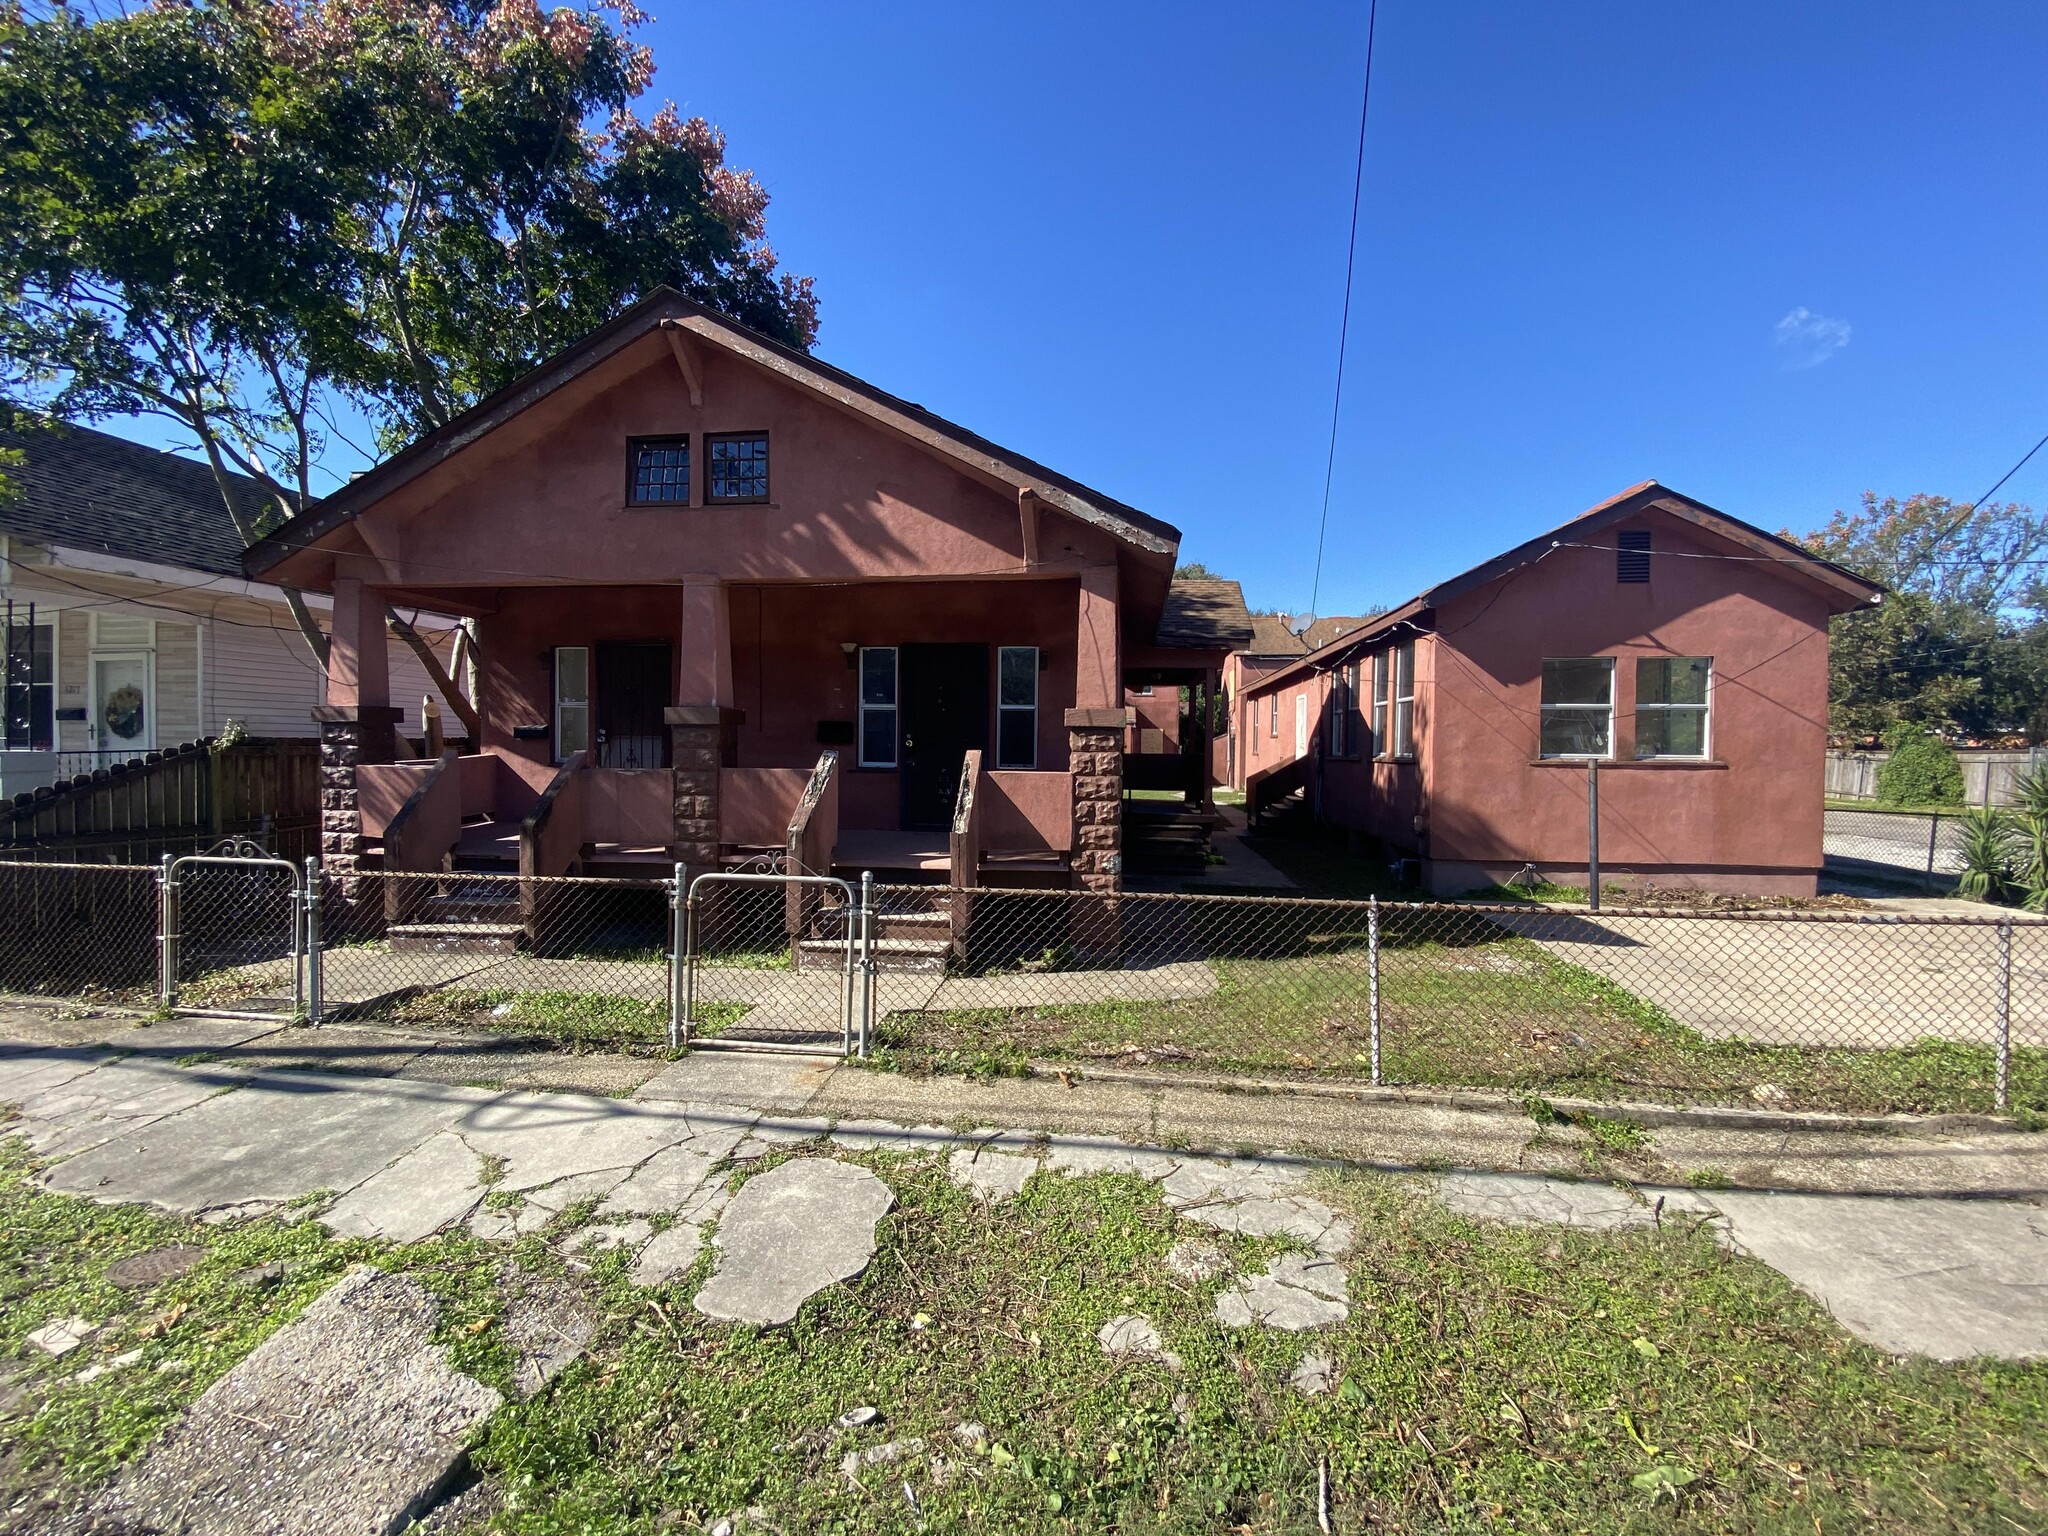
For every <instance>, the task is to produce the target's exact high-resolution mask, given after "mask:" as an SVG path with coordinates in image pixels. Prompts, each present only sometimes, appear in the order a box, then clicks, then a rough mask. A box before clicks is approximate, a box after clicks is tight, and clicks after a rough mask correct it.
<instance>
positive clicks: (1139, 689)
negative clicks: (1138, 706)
mask: <svg viewBox="0 0 2048 1536" xmlns="http://www.w3.org/2000/svg"><path fill="white" fill-rule="evenodd" d="M1131 697H1132V698H1134V699H1149V698H1151V697H1152V685H1151V684H1150V683H1140V684H1138V685H1137V686H1136V687H1134V688H1133V689H1131Z"/></svg>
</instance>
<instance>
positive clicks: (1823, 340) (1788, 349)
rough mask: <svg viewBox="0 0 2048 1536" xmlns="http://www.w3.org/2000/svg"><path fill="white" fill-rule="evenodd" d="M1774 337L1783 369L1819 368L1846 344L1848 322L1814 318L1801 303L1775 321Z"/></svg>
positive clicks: (1847, 342) (1810, 311)
mask: <svg viewBox="0 0 2048 1536" xmlns="http://www.w3.org/2000/svg"><path fill="white" fill-rule="evenodd" d="M1775 336H1776V340H1775V341H1774V342H1773V345H1774V346H1776V347H1777V349H1778V357H1779V358H1780V360H1781V361H1782V363H1783V365H1784V366H1785V367H1786V368H1791V369H1797V368H1818V367H1819V366H1820V365H1821V364H1822V363H1824V362H1826V361H1827V360H1828V359H1829V358H1831V357H1833V356H1834V355H1835V354H1836V353H1837V352H1839V351H1841V350H1842V348H1844V347H1846V346H1847V345H1849V322H1848V321H1846V320H1831V319H1829V318H1828V317H1827V316H1826V315H1816V314H1815V313H1814V312H1813V311H1812V310H1810V309H1808V308H1807V307H1806V306H1805V305H1804V304H1802V305H1800V306H1799V307H1798V308H1797V309H1795V310H1793V311H1792V312H1791V313H1790V314H1788V315H1787V316H1785V318H1784V319H1782V320H1780V321H1779V322H1778V325H1777V330H1776V333H1775Z"/></svg>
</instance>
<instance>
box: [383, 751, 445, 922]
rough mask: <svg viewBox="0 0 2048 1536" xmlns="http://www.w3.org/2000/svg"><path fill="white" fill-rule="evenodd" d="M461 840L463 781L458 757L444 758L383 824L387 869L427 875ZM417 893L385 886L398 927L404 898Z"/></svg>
mask: <svg viewBox="0 0 2048 1536" xmlns="http://www.w3.org/2000/svg"><path fill="white" fill-rule="evenodd" d="M461 839H462V777H461V774H460V773H459V772H457V771H456V770H455V754H454V753H452V752H445V753H443V754H442V755H441V756H440V757H439V758H438V759H436V760H435V762H434V763H433V765H432V766H431V767H429V768H428V769H427V771H426V772H425V773H424V774H423V775H421V777H420V782H419V784H418V785H417V786H415V788H414V789H413V792H412V793H411V794H410V795H408V796H406V800H405V804H403V805H401V806H400V807H399V808H398V811H397V814H396V815H394V816H393V817H392V818H391V820H390V821H388V822H386V823H385V825H384V868H385V869H386V870H388V871H392V872H405V873H428V872H431V871H433V870H437V869H440V868H441V867H442V865H443V864H444V863H445V862H446V860H447V857H448V854H449V853H450V851H451V850H453V849H454V847H455V845H456V843H458V842H460V841H461ZM413 889H414V888H413V887H411V886H409V885H407V883H406V882H403V881H395V880H394V881H387V882H386V883H385V886H384V917H385V920H386V921H387V922H398V921H400V920H401V917H402V914H401V912H400V911H399V907H400V903H401V899H402V896H403V895H404V894H405V892H406V891H409V890H413Z"/></svg>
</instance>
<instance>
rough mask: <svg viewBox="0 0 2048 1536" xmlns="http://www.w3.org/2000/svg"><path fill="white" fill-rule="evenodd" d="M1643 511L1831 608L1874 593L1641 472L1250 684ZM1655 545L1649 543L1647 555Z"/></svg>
mask: <svg viewBox="0 0 2048 1536" xmlns="http://www.w3.org/2000/svg"><path fill="white" fill-rule="evenodd" d="M1646 511H1657V512H1665V513H1669V514H1670V515H1671V516H1673V517H1676V518H1678V519H1680V520H1681V521H1683V522H1688V523H1691V524H1693V525H1694V526H1695V527H1698V528H1700V529H1702V530H1704V531H1705V532H1708V533H1711V534H1715V535H1717V536H1719V537H1720V538H1723V539H1726V540H1728V541H1729V542H1730V543H1733V544H1739V545H1741V546H1742V547H1744V548H1745V549H1748V550H1750V551H1752V552H1753V553H1752V554H1751V555H1750V556H1748V557H1746V558H1751V559H1754V560H1756V561H1757V562H1758V564H1759V566H1760V567H1763V568H1775V569H1778V570H1781V571H1783V572H1784V573H1786V574H1788V575H1793V576H1797V577H1803V578H1806V579H1808V580H1811V581H1813V582H1815V583H1817V584H1818V585H1820V586H1821V587H1823V588H1825V589H1826V590H1827V591H1828V593H1829V594H1830V598H1829V600H1830V603H1831V605H1832V607H1833V609H1834V611H1835V612H1837V613H1847V612H1849V611H1851V610H1852V609H1856V608H1862V607H1866V606H1868V605H1869V604H1871V603H1874V602H1877V601H1879V600H1881V599H1882V598H1883V596H1884V588H1883V587H1882V586H1880V585H1879V584H1878V583H1876V582H1874V581H1869V580H1866V579H1865V578H1863V577H1861V576H1858V575H1857V574H1856V573H1855V572H1854V571H1852V570H1849V569H1847V568H1846V567H1844V566H1840V565H1837V564H1835V563H1834V561H1832V560H1826V559H1823V558H1822V557H1821V556H1819V555H1816V554H1815V553H1814V552H1813V551H1812V550H1810V549H1806V548H1804V547H1803V546H1801V545H1798V544H1795V543H1793V542H1792V541H1791V540H1790V539H1781V538H1779V537H1778V536H1777V535H1776V534H1774V533H1766V532H1764V530H1763V529H1761V528H1759V527H1757V526H1756V525H1755V524H1753V523H1745V522H1744V521H1743V520H1742V519H1741V518H1739V517H1730V516H1729V515H1728V514H1727V513H1726V512H1722V511H1718V510H1716V509H1715V508H1713V507H1710V506H1708V505H1707V504H1706V503H1705V502H1703V501H1694V500H1693V499H1692V498H1691V497H1690V496H1685V495H1682V494H1680V493H1679V492H1677V491H1674V490H1672V489H1670V488H1669V487H1667V486H1663V485H1660V484H1658V483H1657V482H1656V481H1655V480H1645V481H1642V482H1641V483H1640V484H1637V485H1632V486H1630V487H1629V488H1628V489H1627V490H1625V491H1623V492H1621V493H1620V494H1619V495H1617V496H1610V497H1609V498H1608V499H1607V500H1605V501H1603V502H1600V503H1598V504H1597V505H1595V506H1592V507H1589V508H1587V509H1586V510H1585V511H1584V512H1581V513H1580V514H1579V515H1578V516H1577V517H1575V518H1573V519H1571V520H1570V521H1569V522H1566V523H1563V524H1560V525H1559V526H1558V527H1556V528H1553V529H1552V530H1551V531H1550V532H1548V533H1544V534H1538V535H1537V536H1536V537H1535V538H1533V539H1530V540H1528V541H1526V542H1525V543H1521V544H1517V545H1516V546H1515V547H1514V548H1513V549H1510V550H1508V551H1506V552H1505V553H1504V554H1499V555H1495V556H1494V557H1493V558H1492V559H1491V560H1487V561H1483V562H1482V563H1480V564H1478V565H1475V566H1473V567H1472V569H1470V570H1469V571H1461V572H1459V573H1458V574H1457V575H1456V576H1453V577H1451V578H1450V579H1449V580H1447V581H1440V582H1438V583H1437V584H1436V585H1435V586H1433V587H1430V588H1428V589H1427V590H1425V591H1422V592H1419V593H1417V594H1416V595H1415V596H1414V597H1411V598H1409V599H1408V601H1407V602H1405V603H1403V604H1401V605H1400V606H1399V607H1398V608H1390V609H1388V610H1387V611H1386V612H1385V613H1383V614H1380V615H1379V616H1378V617H1376V618H1374V619H1371V620H1370V621H1368V622H1366V623H1365V624H1363V625H1362V626H1361V627H1359V628H1357V629H1354V630H1350V631H1348V632H1347V633H1345V634H1343V635H1340V636H1339V637H1338V638H1336V639H1335V640H1332V641H1329V642H1328V643H1327V644H1325V645H1322V646H1320V647H1318V648H1317V649H1315V650H1313V651H1311V652H1309V654H1308V655H1306V656H1304V657H1302V658H1301V660H1300V661H1297V662H1294V663H1293V664H1292V665H1289V666H1285V667H1282V668H1280V670H1278V671H1277V672H1269V673H1267V674H1266V675H1265V676H1264V677H1262V678H1260V679H1259V680H1258V682H1257V684H1256V685H1254V686H1255V687H1256V688H1258V689H1264V688H1268V687H1272V686H1275V685H1279V684H1284V683H1287V682H1290V681H1292V680H1293V679H1295V678H1297V677H1299V676H1301V675H1302V674H1303V673H1304V672H1317V671H1321V670H1322V669H1324V668H1326V667H1329V666H1332V665H1334V664H1335V663H1337V662H1340V661H1342V660H1344V659H1345V658H1346V657H1348V656H1349V655H1350V654H1352V653H1353V652H1355V651H1359V650H1362V649H1364V648H1366V647H1368V646H1372V645H1377V644H1378V643H1379V642H1380V641H1382V640H1384V639H1386V638H1387V637H1388V636H1390V635H1392V634H1393V633H1394V632H1395V631H1397V630H1400V629H1403V628H1406V629H1409V630H1411V631H1414V630H1420V629H1422V628H1424V627H1426V626H1425V625H1424V623H1423V622H1422V621H1423V619H1424V616H1425V615H1426V614H1427V613H1428V612H1429V611H1430V610H1431V609H1434V608H1436V607H1438V606H1439V605H1441V604H1443V603H1447V602H1449V601H1451V599H1453V598H1455V597H1459V596H1462V595H1463V594H1464V593H1467V592H1470V591H1472V590H1473V589H1474V588H1475V587H1483V586H1485V585H1486V584H1487V583H1488V582H1490V581H1496V580H1498V579H1499V578H1501V577H1503V576H1506V575H1509V574H1510V573H1512V572H1514V571H1517V570H1519V569H1521V568H1522V567H1524V566H1527V565H1533V564H1535V562H1537V561H1538V560H1541V559H1542V558H1543V557H1544V556H1546V555H1548V554H1550V553H1551V552H1552V551H1553V550H1558V549H1564V548H1569V547H1571V546H1572V545H1575V544H1579V543H1581V542H1582V541H1584V540H1586V539H1588V538H1591V537H1593V536H1594V535H1596V534H1598V533H1599V532H1600V531H1601V530H1602V529H1603V528H1607V527H1611V526H1612V525H1613V524H1615V523H1618V522H1623V521H1625V520H1626V519H1628V518H1631V517H1634V516H1636V515H1637V514H1639V513H1642V512H1646ZM1654 556H1655V551H1654V550H1653V551H1652V557H1653V558H1654Z"/></svg>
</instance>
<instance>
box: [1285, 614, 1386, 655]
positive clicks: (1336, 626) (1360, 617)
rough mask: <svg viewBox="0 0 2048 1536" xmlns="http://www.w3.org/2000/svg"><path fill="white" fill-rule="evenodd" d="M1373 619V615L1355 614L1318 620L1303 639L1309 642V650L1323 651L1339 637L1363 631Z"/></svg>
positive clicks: (1305, 633)
mask: <svg viewBox="0 0 2048 1536" xmlns="http://www.w3.org/2000/svg"><path fill="white" fill-rule="evenodd" d="M1372 618H1373V615H1372V614H1355V615H1353V616H1352V617H1350V618H1337V617H1335V616H1332V617H1330V618H1327V619H1317V620H1316V621H1315V623H1313V624H1311V625H1309V627H1308V628H1307V630H1305V631H1304V632H1303V635H1302V638H1303V639H1304V640H1306V641H1307V642H1308V649H1310V650H1312V651H1316V650H1321V649H1322V648H1323V647H1324V646H1326V645H1328V644H1329V643H1330V642H1331V641H1332V640H1334V639H1336V638H1337V637H1338V636H1339V635H1348V634H1350V633H1351V631H1352V630H1354V629H1362V628H1363V627H1364V626H1365V625H1366V623H1367V622H1369V621H1370V620H1371V619H1372Z"/></svg>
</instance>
